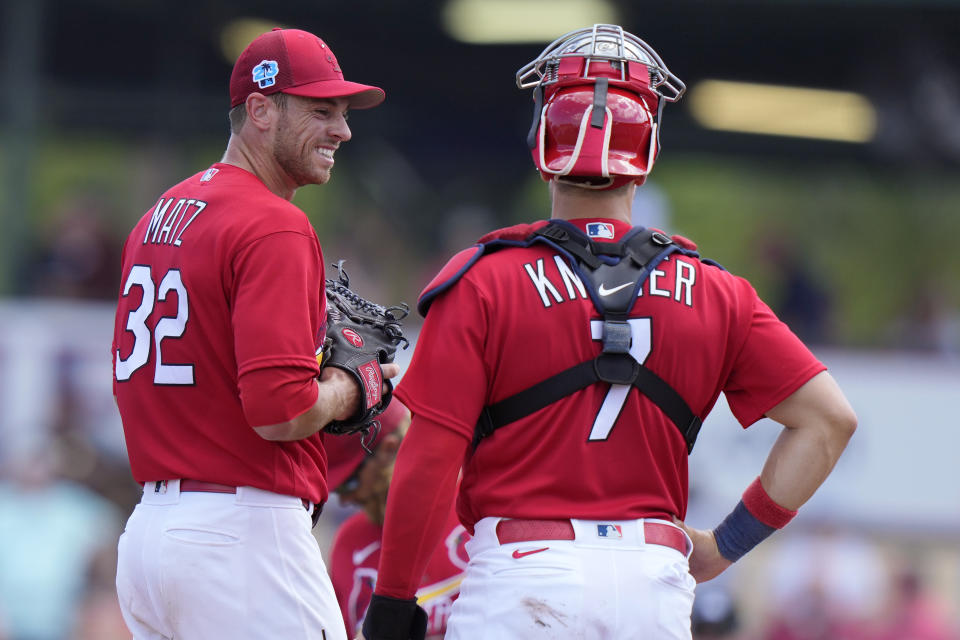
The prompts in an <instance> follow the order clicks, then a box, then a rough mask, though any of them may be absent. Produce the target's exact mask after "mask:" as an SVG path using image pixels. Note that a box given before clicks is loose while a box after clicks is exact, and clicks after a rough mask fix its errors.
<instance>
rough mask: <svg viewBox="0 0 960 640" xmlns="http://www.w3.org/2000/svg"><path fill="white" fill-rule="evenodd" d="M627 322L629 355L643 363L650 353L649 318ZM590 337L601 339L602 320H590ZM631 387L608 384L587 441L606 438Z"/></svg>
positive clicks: (630, 319) (631, 319) (633, 319)
mask: <svg viewBox="0 0 960 640" xmlns="http://www.w3.org/2000/svg"><path fill="white" fill-rule="evenodd" d="M627 323H628V324H629V325H630V338H631V341H630V357H632V358H633V359H634V360H636V361H637V362H639V363H640V364H643V363H644V361H645V360H646V359H647V356H649V355H650V348H651V345H650V343H651V329H650V318H629V319H628V320H627ZM590 337H591V338H593V339H594V340H602V339H603V320H591V321H590ZM631 388H632V387H631V385H628V384H612V385H610V391H608V392H607V395H606V396H604V398H603V404H601V405H600V411H599V412H597V417H596V418H595V419H594V421H593V427H592V428H591V429H590V437H589V438H587V440H588V441H597V440H606V439H607V438H608V437H610V431H611V430H612V429H613V425H614V424H615V423H616V421H617V418H618V417H619V416H620V412H621V411H622V410H623V405H624V404H626V402H627V396H628V395H629V393H630V389H631Z"/></svg>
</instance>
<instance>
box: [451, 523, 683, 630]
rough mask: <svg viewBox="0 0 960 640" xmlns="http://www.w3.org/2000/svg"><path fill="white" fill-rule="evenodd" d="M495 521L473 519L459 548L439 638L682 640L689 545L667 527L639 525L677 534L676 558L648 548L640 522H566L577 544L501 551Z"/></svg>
mask: <svg viewBox="0 0 960 640" xmlns="http://www.w3.org/2000/svg"><path fill="white" fill-rule="evenodd" d="M500 520H501V519H500V518H484V519H482V520H480V521H479V522H478V523H477V525H476V535H475V536H474V538H473V539H472V540H471V541H470V542H468V543H467V552H468V553H469V555H470V563H469V565H468V566H467V570H466V574H465V577H464V580H463V583H462V584H461V587H460V597H459V598H458V599H457V601H456V602H454V604H453V610H452V613H451V616H450V620H449V622H448V624H447V635H446V638H447V640H451V639H452V640H470V639H478V640H479V639H480V638H483V639H484V640H489V639H490V638H503V639H508V638H524V639H527V640H529V639H537V638H542V639H544V640H548V639H550V640H554V639H556V638H578V639H596V640H610V639H616V640H627V639H632V638H636V639H650V640H654V639H655V640H690V638H691V631H690V615H691V611H692V608H693V595H694V587H695V586H696V581H695V580H694V579H693V577H692V576H691V575H690V573H689V567H688V564H687V558H688V557H689V553H690V551H691V550H692V544H691V543H690V540H689V538H688V537H687V536H686V534H685V533H684V532H683V531H682V530H681V529H679V528H676V527H674V525H673V524H672V523H669V522H666V521H664V520H648V521H647V522H654V523H656V525H655V527H656V528H658V530H659V532H661V533H662V532H663V531H665V530H664V528H663V527H664V525H666V526H668V527H674V528H676V529H677V531H672V530H670V531H667V533H669V534H673V535H671V536H669V537H670V538H672V539H673V540H679V541H680V542H679V543H676V542H674V547H679V548H681V550H678V549H677V548H671V547H670V546H665V545H663V544H651V543H647V542H646V538H645V536H644V521H643V520H619V521H611V520H604V521H600V520H571V521H570V523H571V524H572V525H573V528H572V532H573V534H571V537H574V538H575V539H572V540H555V539H543V540H524V541H516V542H506V543H501V540H500V538H498V535H497V524H498V523H499V522H500ZM534 522H536V521H534ZM678 532H679V533H678ZM574 534H575V535H574ZM681 534H682V535H681ZM502 537H504V539H507V538H506V536H502ZM654 537H655V536H653V535H651V536H650V539H654ZM683 547H685V548H683Z"/></svg>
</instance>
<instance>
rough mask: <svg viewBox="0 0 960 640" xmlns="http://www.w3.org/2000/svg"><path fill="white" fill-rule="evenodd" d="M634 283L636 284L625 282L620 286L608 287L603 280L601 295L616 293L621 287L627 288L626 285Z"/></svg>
mask: <svg viewBox="0 0 960 640" xmlns="http://www.w3.org/2000/svg"><path fill="white" fill-rule="evenodd" d="M632 284H634V283H633V282H624V283H623V284H622V285H620V286H619V287H614V288H613V289H607V288H606V287H605V286H603V283H602V282H601V283H600V295H602V296H609V295H613V294H614V293H616V292H617V291H620V289H625V288H626V287H629V286H630V285H632Z"/></svg>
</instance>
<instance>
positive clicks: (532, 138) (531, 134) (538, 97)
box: [527, 84, 543, 150]
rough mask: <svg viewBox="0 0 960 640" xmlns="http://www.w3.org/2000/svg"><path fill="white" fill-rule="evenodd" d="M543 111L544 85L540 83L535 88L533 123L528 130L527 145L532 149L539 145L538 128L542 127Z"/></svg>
mask: <svg viewBox="0 0 960 640" xmlns="http://www.w3.org/2000/svg"><path fill="white" fill-rule="evenodd" d="M542 113H543V85H542V84H538V85H537V86H536V87H534V89H533V124H531V125H530V131H528V132H527V146H528V147H530V149H531V150H532V149H533V148H534V147H536V146H537V129H539V128H540V116H541V114H542Z"/></svg>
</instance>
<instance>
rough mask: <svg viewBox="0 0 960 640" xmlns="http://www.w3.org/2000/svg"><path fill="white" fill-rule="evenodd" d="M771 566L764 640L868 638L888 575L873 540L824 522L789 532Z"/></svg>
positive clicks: (855, 639) (774, 555) (780, 544)
mask: <svg viewBox="0 0 960 640" xmlns="http://www.w3.org/2000/svg"><path fill="white" fill-rule="evenodd" d="M769 566H770V573H769V575H768V583H769V586H768V588H767V593H768V594H769V597H770V598H771V601H770V603H769V611H771V612H772V615H771V618H770V619H769V620H768V621H767V624H766V628H765V631H764V634H763V636H762V638H763V640H867V637H868V636H865V635H864V634H863V630H864V629H865V628H866V627H867V622H868V621H869V620H870V619H871V618H873V617H874V616H875V615H876V613H877V608H878V603H879V602H880V600H881V598H882V595H883V584H884V578H885V575H886V574H885V570H884V566H885V564H884V558H883V557H882V555H881V554H880V552H879V550H878V549H877V548H876V547H875V546H874V545H873V543H872V542H871V541H870V540H868V539H867V538H864V537H861V536H858V535H856V534H854V533H852V532H847V531H841V530H834V529H833V528H831V527H830V526H828V525H824V526H822V527H821V528H820V529H818V530H816V531H814V532H811V533H807V534H797V533H793V535H790V536H784V538H783V539H782V540H780V541H779V543H778V544H777V546H776V547H775V548H774V550H773V555H772V557H771V559H770V565H769Z"/></svg>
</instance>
